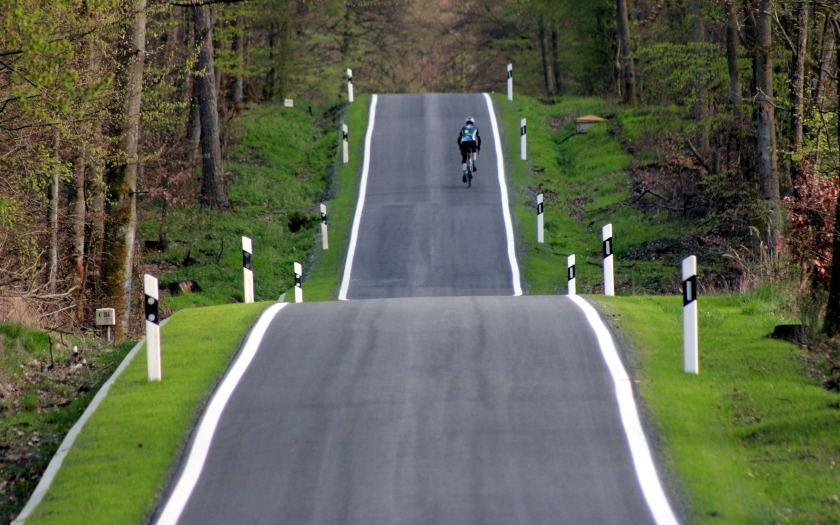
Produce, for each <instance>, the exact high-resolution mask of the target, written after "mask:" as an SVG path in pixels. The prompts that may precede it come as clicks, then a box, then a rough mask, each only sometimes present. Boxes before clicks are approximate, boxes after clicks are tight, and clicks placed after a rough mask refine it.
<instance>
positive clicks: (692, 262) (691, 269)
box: [682, 255, 697, 281]
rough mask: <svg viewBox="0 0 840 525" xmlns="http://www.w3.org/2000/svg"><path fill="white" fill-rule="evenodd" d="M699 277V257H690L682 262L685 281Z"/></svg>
mask: <svg viewBox="0 0 840 525" xmlns="http://www.w3.org/2000/svg"><path fill="white" fill-rule="evenodd" d="M694 275H697V257H696V256H694V255H689V256H688V257H686V258H685V259H683V262H682V278H683V281H685V280H686V279H688V278H690V277H692V276H694Z"/></svg>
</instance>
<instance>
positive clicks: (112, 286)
mask: <svg viewBox="0 0 840 525" xmlns="http://www.w3.org/2000/svg"><path fill="white" fill-rule="evenodd" d="M133 1H134V3H133V4H132V10H133V17H132V18H131V21H130V23H129V27H128V31H127V33H126V45H127V46H128V49H127V55H126V56H127V64H126V65H127V68H126V80H125V88H124V89H125V95H124V96H125V106H124V115H123V126H124V128H123V139H122V150H123V155H124V158H125V163H124V164H121V165H118V166H114V167H112V168H111V169H109V170H108V176H107V184H108V199H107V204H106V206H107V218H106V225H105V242H104V245H105V249H106V250H107V253H104V254H103V257H102V272H103V288H104V291H105V294H106V296H107V297H108V298H110V300H111V301H113V302H112V304H113V307H114V309H115V310H116V313H117V318H118V319H119V323H118V324H117V327H116V328H117V330H116V331H117V336H120V335H123V334H125V333H127V332H128V327H129V317H130V314H131V285H132V278H133V275H132V273H133V270H134V241H135V234H136V230H137V173H138V167H139V164H140V158H139V155H138V153H139V142H140V107H141V103H142V95H143V66H144V64H145V57H146V0H133Z"/></svg>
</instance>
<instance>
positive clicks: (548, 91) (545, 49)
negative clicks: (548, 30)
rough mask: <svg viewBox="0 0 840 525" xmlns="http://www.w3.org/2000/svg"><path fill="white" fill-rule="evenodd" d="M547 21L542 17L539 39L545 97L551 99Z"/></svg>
mask: <svg viewBox="0 0 840 525" xmlns="http://www.w3.org/2000/svg"><path fill="white" fill-rule="evenodd" d="M545 38H546V37H545V21H544V20H543V18H542V17H540V22H539V39H540V55H541V56H542V68H543V80H544V83H545V96H547V97H550V96H552V95H553V94H554V92H553V90H552V89H551V79H552V76H551V66H549V60H548V46H547V45H546V44H545Z"/></svg>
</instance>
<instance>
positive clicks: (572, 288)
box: [566, 254, 577, 295]
mask: <svg viewBox="0 0 840 525" xmlns="http://www.w3.org/2000/svg"><path fill="white" fill-rule="evenodd" d="M566 267H567V268H568V274H567V275H568V287H569V295H576V294H577V285H576V278H575V254H571V255H569V256H568V257H567V258H566Z"/></svg>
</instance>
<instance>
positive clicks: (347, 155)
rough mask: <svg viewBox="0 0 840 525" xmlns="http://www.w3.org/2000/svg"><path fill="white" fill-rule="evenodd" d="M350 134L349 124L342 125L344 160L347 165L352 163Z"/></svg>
mask: <svg viewBox="0 0 840 525" xmlns="http://www.w3.org/2000/svg"><path fill="white" fill-rule="evenodd" d="M348 134H349V129H348V128H347V124H342V125H341V136H342V156H341V158H342V160H343V161H344V163H345V164H347V163H348V162H350V143H349V141H348Z"/></svg>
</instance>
